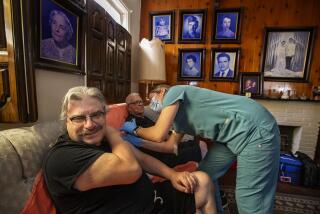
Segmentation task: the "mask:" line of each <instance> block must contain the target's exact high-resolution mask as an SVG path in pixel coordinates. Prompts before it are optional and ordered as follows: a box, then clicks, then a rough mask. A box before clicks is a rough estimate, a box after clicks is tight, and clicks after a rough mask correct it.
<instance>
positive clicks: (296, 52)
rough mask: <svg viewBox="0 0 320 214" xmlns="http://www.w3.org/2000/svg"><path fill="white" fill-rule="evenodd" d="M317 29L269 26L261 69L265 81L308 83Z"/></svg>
mask: <svg viewBox="0 0 320 214" xmlns="http://www.w3.org/2000/svg"><path fill="white" fill-rule="evenodd" d="M313 41H314V28H312V27H309V28H308V27H307V28H266V30H265V43H264V50H263V54H262V63H261V72H262V73H263V74H264V79H265V80H270V81H294V82H307V81H308V79H309V71H310V62H311V54H312V49H313Z"/></svg>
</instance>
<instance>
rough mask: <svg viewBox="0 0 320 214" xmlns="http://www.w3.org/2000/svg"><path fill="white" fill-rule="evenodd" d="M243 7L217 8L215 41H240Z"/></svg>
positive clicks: (214, 31)
mask: <svg viewBox="0 0 320 214" xmlns="http://www.w3.org/2000/svg"><path fill="white" fill-rule="evenodd" d="M240 18H241V8H235V9H223V10H222V9H221V10H215V14H214V20H213V37H212V42H215V43H240V23H241V19H240Z"/></svg>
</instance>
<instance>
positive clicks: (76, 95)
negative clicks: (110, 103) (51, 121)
mask: <svg viewBox="0 0 320 214" xmlns="http://www.w3.org/2000/svg"><path fill="white" fill-rule="evenodd" d="M85 97H93V98H96V99H97V100H99V101H100V103H101V104H102V106H104V110H105V111H107V105H106V100H105V98H104V96H103V94H102V93H101V91H100V90H99V89H97V88H94V87H86V86H76V87H73V88H70V89H69V91H68V92H67V93H66V95H65V96H64V98H63V101H62V105H61V113H60V119H61V120H66V118H67V110H68V105H69V103H70V101H72V100H83V99H84V98H85Z"/></svg>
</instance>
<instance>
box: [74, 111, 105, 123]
mask: <svg viewBox="0 0 320 214" xmlns="http://www.w3.org/2000/svg"><path fill="white" fill-rule="evenodd" d="M105 114H106V112H105V111H97V112H93V113H91V114H89V115H76V116H72V117H69V120H70V121H71V122H72V123H73V125H83V124H85V122H86V121H87V120H89V119H90V120H91V121H92V122H94V123H98V122H100V121H101V120H102V119H103V118H104V116H105Z"/></svg>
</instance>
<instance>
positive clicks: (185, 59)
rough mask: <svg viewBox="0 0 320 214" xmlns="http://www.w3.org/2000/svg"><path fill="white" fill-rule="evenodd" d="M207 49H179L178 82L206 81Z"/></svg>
mask: <svg viewBox="0 0 320 214" xmlns="http://www.w3.org/2000/svg"><path fill="white" fill-rule="evenodd" d="M204 59H205V49H179V71H178V80H203V79H204V75H203V73H204V65H205V63H204Z"/></svg>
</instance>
